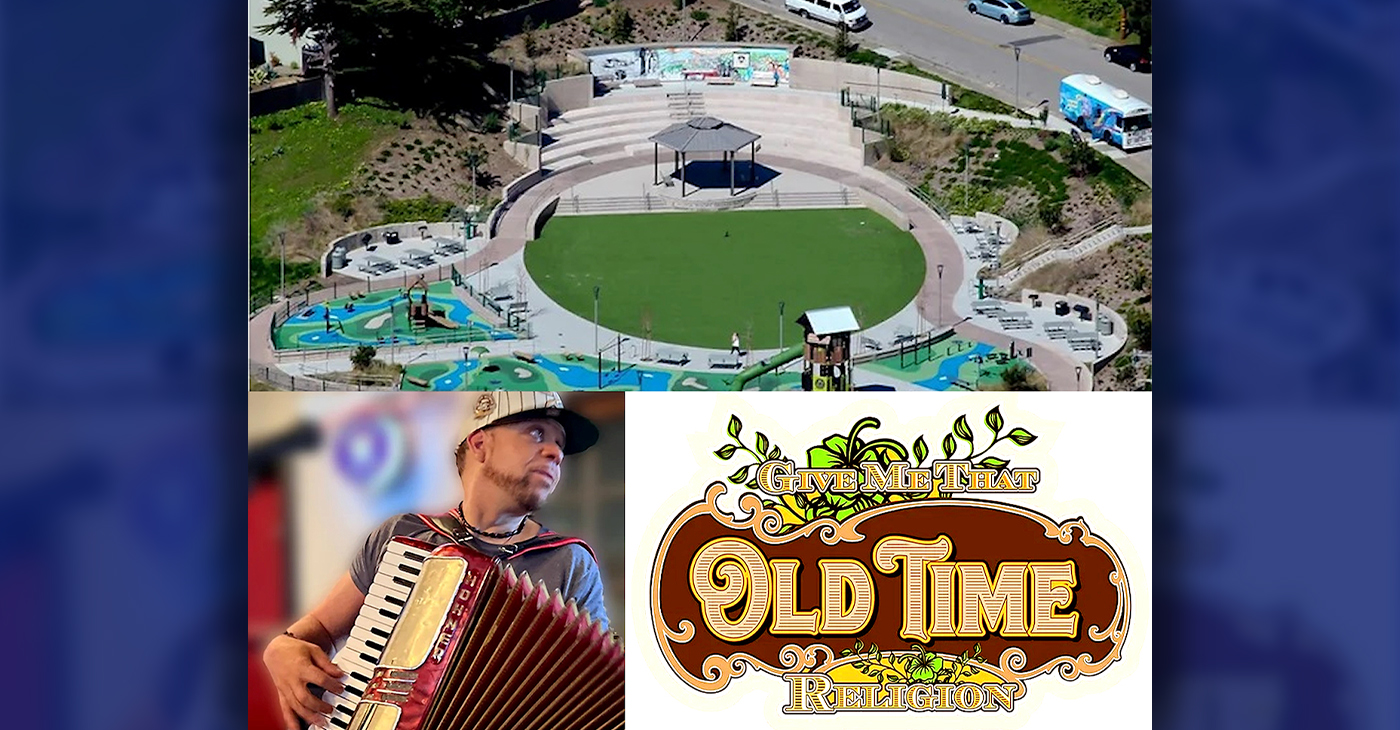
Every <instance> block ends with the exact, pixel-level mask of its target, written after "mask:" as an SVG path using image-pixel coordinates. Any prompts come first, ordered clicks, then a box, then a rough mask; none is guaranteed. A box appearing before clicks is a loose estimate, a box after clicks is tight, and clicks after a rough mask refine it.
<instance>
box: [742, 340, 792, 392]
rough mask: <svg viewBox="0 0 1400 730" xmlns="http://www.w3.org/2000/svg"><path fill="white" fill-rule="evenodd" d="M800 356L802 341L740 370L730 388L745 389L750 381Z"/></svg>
mask: <svg viewBox="0 0 1400 730" xmlns="http://www.w3.org/2000/svg"><path fill="white" fill-rule="evenodd" d="M799 357H802V343H800V342H799V343H798V344H796V345H793V346H792V347H789V348H788V349H786V350H783V351H782V352H780V353H778V354H776V355H774V356H773V357H771V358H768V359H767V360H761V361H759V363H758V364H757V365H750V366H749V367H747V368H745V369H743V370H741V371H739V374H738V375H735V376H734V382H733V384H731V385H730V386H729V389H730V390H743V389H744V386H746V385H748V384H749V381H751V380H753V379H754V378H756V377H758V376H760V375H763V374H764V373H770V372H772V371H774V370H777V369H778V368H780V367H782V366H784V365H786V364H788V363H790V362H792V361H793V360H796V359H797V358H799Z"/></svg>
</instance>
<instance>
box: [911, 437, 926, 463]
mask: <svg viewBox="0 0 1400 730" xmlns="http://www.w3.org/2000/svg"><path fill="white" fill-rule="evenodd" d="M925 456H928V444H926V443H924V437H923V436H920V437H918V438H916V439H914V461H915V463H920V464H921V463H923V461H924V457H925Z"/></svg>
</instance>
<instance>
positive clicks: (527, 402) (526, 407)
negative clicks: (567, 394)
mask: <svg viewBox="0 0 1400 730" xmlns="http://www.w3.org/2000/svg"><path fill="white" fill-rule="evenodd" d="M469 403H470V405H468V407H467V413H466V417H465V418H463V419H462V422H461V424H460V426H459V427H458V429H457V440H456V441H453V442H452V447H453V449H456V448H457V446H458V445H459V444H461V443H462V442H463V441H465V440H466V439H467V437H468V436H470V435H472V434H474V433H476V432H477V431H479V430H481V429H483V428H486V427H487V426H499V425H501V424H504V423H513V422H515V421H525V420H529V419H532V418H548V419H551V420H554V421H557V422H558V423H559V425H560V426H563V427H564V453H565V454H577V453H579V452H580V451H584V450H586V449H588V447H590V446H592V445H593V444H595V443H598V427H597V426H595V425H593V422H592V421H590V420H588V419H587V418H584V417H583V416H580V415H579V414H577V413H575V412H573V411H571V410H569V409H567V408H565V407H564V399H563V398H560V397H559V394H558V393H555V392H553V391H547V390H527V391H507V390H493V391H487V392H484V393H478V394H477V395H476V397H475V398H473V399H471V400H470V401H469Z"/></svg>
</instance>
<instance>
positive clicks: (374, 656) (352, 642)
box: [345, 636, 380, 664]
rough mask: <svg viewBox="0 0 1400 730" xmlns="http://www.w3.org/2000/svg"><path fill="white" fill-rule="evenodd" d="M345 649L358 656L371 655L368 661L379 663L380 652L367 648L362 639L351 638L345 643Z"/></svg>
mask: <svg viewBox="0 0 1400 730" xmlns="http://www.w3.org/2000/svg"><path fill="white" fill-rule="evenodd" d="M345 648H346V649H347V650H349V651H352V652H355V653H357V654H367V655H369V657H370V658H369V659H367V660H366V661H373V662H374V663H376V664H378V663H379V655H380V651H379V650H378V649H375V648H373V647H370V646H365V642H364V640H362V639H357V638H355V637H353V636H352V637H350V639H349V640H348V641H346V642H345Z"/></svg>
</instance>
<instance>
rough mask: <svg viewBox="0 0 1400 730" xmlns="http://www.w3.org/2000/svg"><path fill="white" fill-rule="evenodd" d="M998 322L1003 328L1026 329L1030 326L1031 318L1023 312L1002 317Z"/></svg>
mask: <svg viewBox="0 0 1400 730" xmlns="http://www.w3.org/2000/svg"><path fill="white" fill-rule="evenodd" d="M999 322H1000V323H1001V328H1002V329H1004V330H1028V329H1030V328H1031V318H1030V317H1027V316H1026V315H1024V314H1017V315H1012V316H1010V317H1002V318H1001V319H1000V320H999Z"/></svg>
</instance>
